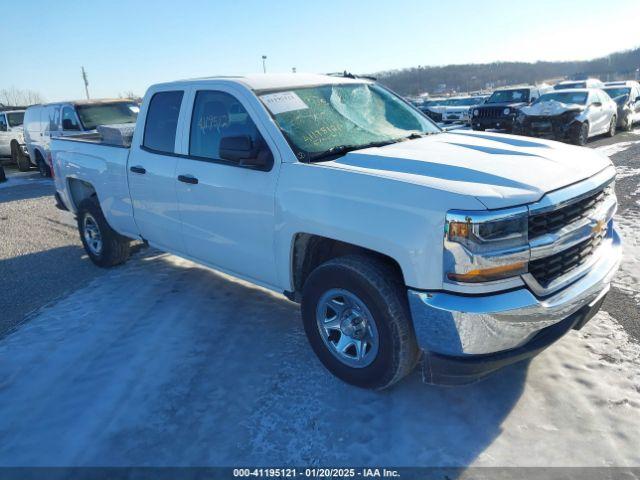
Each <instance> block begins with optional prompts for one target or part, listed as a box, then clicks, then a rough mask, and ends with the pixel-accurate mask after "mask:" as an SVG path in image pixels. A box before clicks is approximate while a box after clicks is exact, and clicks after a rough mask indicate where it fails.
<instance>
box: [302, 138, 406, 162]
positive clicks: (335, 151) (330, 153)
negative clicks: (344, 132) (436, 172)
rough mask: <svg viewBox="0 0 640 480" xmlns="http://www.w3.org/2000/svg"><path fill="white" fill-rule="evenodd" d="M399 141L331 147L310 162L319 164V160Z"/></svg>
mask: <svg viewBox="0 0 640 480" xmlns="http://www.w3.org/2000/svg"><path fill="white" fill-rule="evenodd" d="M399 141H400V140H387V141H384V142H371V143H365V144H363V145H336V146H335V147H331V148H330V149H329V150H325V151H324V152H320V153H317V154H315V155H312V156H311V157H310V158H309V162H317V161H318V160H327V159H329V158H331V159H333V158H336V157H339V156H341V155H345V154H346V153H349V152H353V151H354V150H364V149H365V148H372V147H384V146H385V145H391V144H392V143H396V142H399Z"/></svg>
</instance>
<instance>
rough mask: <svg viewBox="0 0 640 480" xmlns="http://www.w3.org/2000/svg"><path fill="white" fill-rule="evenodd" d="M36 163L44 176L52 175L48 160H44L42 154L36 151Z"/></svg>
mask: <svg viewBox="0 0 640 480" xmlns="http://www.w3.org/2000/svg"><path fill="white" fill-rule="evenodd" d="M36 164H37V165H38V171H39V172H40V176H41V177H43V178H48V177H51V169H50V168H49V165H47V162H45V161H44V158H42V155H40V153H36Z"/></svg>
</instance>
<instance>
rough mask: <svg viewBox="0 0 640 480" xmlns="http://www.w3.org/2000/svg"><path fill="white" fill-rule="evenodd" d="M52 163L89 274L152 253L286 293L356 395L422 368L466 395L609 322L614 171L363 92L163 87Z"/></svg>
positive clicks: (260, 83)
mask: <svg viewBox="0 0 640 480" xmlns="http://www.w3.org/2000/svg"><path fill="white" fill-rule="evenodd" d="M232 110H233V111H235V114H234V117H233V118H232V117H231V116H230V114H229V112H230V111H232ZM109 129H110V127H107V130H109ZM114 130H115V129H114ZM105 131H106V130H105ZM110 136H111V135H110ZM115 136H117V135H113V137H115ZM129 142H130V147H129V148H127V147H126V145H128V144H129ZM51 148H52V155H53V166H54V169H55V187H56V190H57V193H58V195H59V198H60V199H61V201H62V202H63V204H64V205H65V206H66V207H67V208H68V209H69V210H71V211H72V212H73V213H74V214H75V215H76V216H77V220H78V229H79V232H80V238H81V240H82V243H83V244H84V247H85V250H86V252H87V255H88V256H89V258H90V259H91V260H92V261H93V262H94V263H95V264H97V265H99V266H102V267H110V266H112V265H117V264H120V263H122V262H124V261H125V260H126V259H127V257H128V254H129V245H130V242H131V239H139V240H144V241H147V242H148V243H149V244H151V245H153V246H155V247H157V248H159V249H161V250H164V251H167V252H172V253H174V254H176V255H179V256H183V257H185V258H189V259H191V260H193V261H196V262H199V263H202V264H205V265H208V266H210V267H213V268H215V269H218V270H221V271H223V272H227V273H230V274H232V275H235V276H237V277H239V278H242V279H245V280H248V281H250V282H253V283H256V284H258V285H261V286H263V287H266V288H268V289H271V290H274V291H276V292H281V293H283V294H284V295H286V296H287V297H288V298H289V299H291V300H293V301H296V302H301V310H302V319H303V324H304V329H305V332H306V334H307V336H308V339H309V342H310V344H311V346H312V348H313V350H314V351H315V353H316V354H317V356H318V358H319V359H320V361H321V362H322V363H323V364H324V365H325V366H326V367H327V369H328V370H329V371H331V372H332V373H333V374H335V375H336V376H337V377H339V378H341V379H343V380H344V381H346V382H349V383H352V384H355V385H358V386H362V387H369V388H384V387H388V386H390V385H392V384H393V383H395V382H397V381H398V380H400V379H401V378H402V377H404V376H405V375H407V374H408V373H409V372H410V371H411V370H412V369H413V368H414V366H415V365H416V364H418V363H419V364H420V365H421V368H422V373H423V378H425V379H426V380H427V381H429V382H435V383H467V382H469V381H472V380H476V379H478V378H481V377H482V376H485V375H487V374H488V373H489V372H492V371H495V370H496V369H498V368H501V367H503V366H505V365H507V364H510V363H514V362H517V361H520V360H522V359H525V358H528V357H531V356H533V355H535V354H537V353H538V352H540V351H541V350H542V349H544V348H545V347H546V346H548V345H549V344H551V343H553V342H554V341H555V340H557V339H558V338H560V337H561V336H562V335H563V334H564V333H566V332H567V331H568V330H570V329H571V328H580V327H581V326H582V325H584V323H585V322H587V321H588V320H589V319H590V318H591V317H592V316H593V315H594V314H595V312H597V310H598V309H599V308H600V305H601V303H602V301H603V299H604V296H605V295H606V293H607V291H608V290H609V283H610V280H611V277H612V275H613V274H614V273H615V271H616V268H617V265H618V263H619V261H620V239H619V236H618V233H617V232H616V230H615V229H614V223H613V222H614V220H613V214H614V212H615V210H616V196H615V192H614V189H613V181H614V178H615V168H614V167H613V165H612V164H611V161H610V160H609V158H608V157H606V156H605V155H604V154H602V153H601V152H599V151H597V150H591V149H585V148H578V147H574V146H570V145H563V144H560V143H557V142H549V141H546V140H535V141H534V140H530V141H524V140H521V139H517V138H515V137H513V136H510V135H500V134H491V133H477V132H467V131H456V132H455V133H453V132H452V133H445V132H443V131H441V130H440V129H439V128H438V127H437V126H436V125H434V124H433V122H431V121H430V120H429V119H427V118H425V117H424V116H423V115H421V114H420V113H419V112H417V111H416V110H415V109H414V108H413V107H412V106H410V105H408V104H407V103H406V102H405V101H404V100H402V99H401V98H400V97H398V96H397V95H395V94H394V93H392V92H391V91H389V90H387V89H386V88H384V87H382V86H380V85H378V84H376V83H373V82H371V81H367V80H364V79H349V78H336V77H331V76H322V75H305V74H299V73H298V74H288V75H264V74H263V75H254V76H245V77H224V78H207V79H196V80H186V81H178V82H173V83H164V84H159V85H155V86H152V87H151V88H150V89H149V90H148V91H147V93H146V95H145V97H144V101H143V103H142V108H141V112H140V116H139V117H138V121H137V125H136V127H135V130H134V132H133V135H132V138H131V140H130V141H129V140H127V137H126V135H124V136H123V138H122V145H118V146H113V145H108V144H105V143H104V142H103V141H102V140H101V139H100V138H99V135H80V136H78V137H67V138H65V137H59V138H54V139H53V140H52V145H51ZM523 159H526V160H523ZM523 162H524V163H526V168H523V164H524V163H523ZM576 212H578V213H576ZM123 294H124V292H123ZM247 295H251V292H250V291H247ZM265 308H267V307H265ZM254 327H255V328H251V327H250V326H248V325H246V324H243V325H240V324H238V325H237V328H242V329H244V330H245V331H246V332H248V333H247V334H249V335H255V336H256V338H258V337H259V335H260V334H259V331H258V328H268V325H266V326H265V325H262V326H258V325H255V326H254ZM231 328H233V326H232V327H231ZM278 354H280V355H286V354H288V353H287V352H278Z"/></svg>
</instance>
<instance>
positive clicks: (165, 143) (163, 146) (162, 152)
mask: <svg viewBox="0 0 640 480" xmlns="http://www.w3.org/2000/svg"><path fill="white" fill-rule="evenodd" d="M183 97H184V91H183V90H170V91H160V92H156V93H154V94H153V95H152V97H151V99H150V100H149V102H148V107H147V109H146V111H145V112H143V113H141V114H145V115H146V117H145V123H144V134H143V138H142V141H141V142H140V144H139V145H135V146H132V147H131V153H130V154H129V162H128V165H127V168H128V178H129V192H130V194H131V200H132V202H133V215H134V220H135V222H136V225H137V227H138V230H139V231H140V234H141V235H142V236H143V237H144V238H145V239H146V240H148V241H149V243H151V244H152V245H155V246H157V247H159V248H161V249H163V250H168V251H172V252H176V253H184V243H183V241H182V233H181V224H180V217H179V212H178V201H177V197H176V165H177V163H178V157H177V155H176V140H177V138H178V136H177V134H176V132H177V128H178V125H179V121H178V120H179V117H180V109H181V106H182V100H183Z"/></svg>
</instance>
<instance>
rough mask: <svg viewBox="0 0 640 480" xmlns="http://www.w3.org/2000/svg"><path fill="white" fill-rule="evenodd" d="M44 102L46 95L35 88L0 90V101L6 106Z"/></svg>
mask: <svg viewBox="0 0 640 480" xmlns="http://www.w3.org/2000/svg"><path fill="white" fill-rule="evenodd" d="M42 102H44V97H43V96H42V95H40V93H39V92H35V91H33V90H20V89H19V88H16V87H11V88H3V89H2V90H0V103H2V104H3V105H5V106H27V105H33V104H35V103H42Z"/></svg>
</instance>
